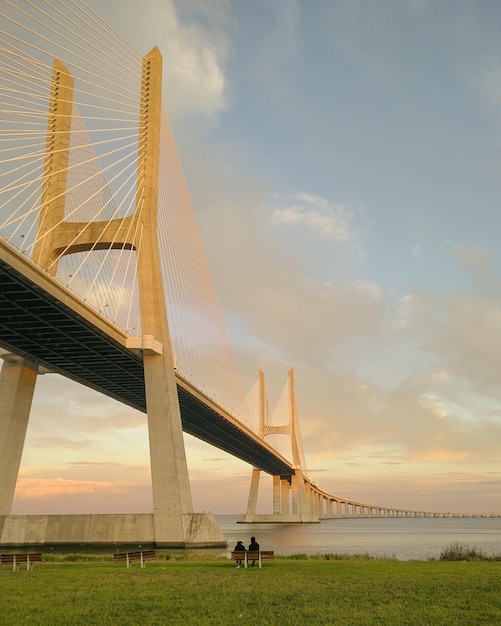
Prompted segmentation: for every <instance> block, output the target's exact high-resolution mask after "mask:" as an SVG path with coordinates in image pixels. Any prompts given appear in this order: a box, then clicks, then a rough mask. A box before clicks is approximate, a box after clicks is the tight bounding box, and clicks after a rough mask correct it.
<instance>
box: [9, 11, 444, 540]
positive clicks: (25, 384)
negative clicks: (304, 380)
mask: <svg viewBox="0 0 501 626" xmlns="http://www.w3.org/2000/svg"><path fill="white" fill-rule="evenodd" d="M1 7H2V17H3V20H2V27H1V34H0V73H1V86H0V92H1V97H2V114H1V118H0V164H1V165H0V181H1V183H0V234H1V240H0V281H1V282H0V285H1V312H0V346H1V347H2V349H3V352H2V356H3V359H4V365H3V367H2V372H1V378H0V394H1V406H0V429H1V433H2V436H1V439H0V475H1V476H2V483H1V485H0V533H1V541H0V542H1V543H2V544H15V543H33V544H36V543H87V542H88V543H94V542H101V543H112V542H115V543H118V542H120V543H138V542H141V543H142V544H146V543H155V544H157V545H170V546H189V545H219V544H223V543H224V538H223V537H222V535H221V533H220V531H219V529H218V527H217V524H216V523H215V520H214V518H213V517H212V516H211V515H210V514H206V513H194V512H193V507H192V503H191V494H190V486H189V477H188V470H187V463H186V455H185V451H184V444H183V438H182V431H183V430H184V431H186V432H188V433H191V434H192V435H194V436H196V437H199V438H200V439H202V440H204V441H207V442H208V443H210V444H212V445H215V446H217V447H219V448H221V449H223V450H226V451H227V452H229V453H231V454H233V455H235V456H237V457H239V458H241V459H243V460H244V461H246V462H248V463H249V464H251V465H252V466H253V468H254V469H253V470H252V478H251V487H250V494H249V503H248V508H247V512H246V514H245V515H244V516H243V518H242V519H243V521H249V522H253V521H302V522H315V521H319V520H320V519H322V518H324V517H336V516H359V515H364V516H372V515H377V516H381V515H432V514H431V513H418V512H413V511H399V510H395V509H388V508H384V507H376V506H373V505H368V504H363V503H359V502H353V501H350V500H347V499H344V498H340V497H337V496H335V495H332V494H329V493H327V492H326V491H323V490H321V489H320V488H319V487H317V486H316V485H315V484H314V483H313V482H312V481H311V480H310V479H309V478H308V476H307V472H306V465H305V462H304V454H303V452H302V446H301V436H300V432H299V425H298V420H297V411H296V402H295V397H294V384H293V372H290V373H289V415H288V419H287V422H286V424H280V425H273V424H272V423H271V422H270V419H269V417H270V416H269V413H268V411H267V408H266V404H267V403H266V394H265V389H264V377H263V376H262V375H260V385H259V402H258V410H256V411H255V413H256V415H255V417H253V411H252V410H251V408H249V405H248V403H247V402H246V398H245V394H244V393H243V390H242V388H241V383H240V379H239V376H238V371H237V368H236V363H235V359H234V356H233V353H232V351H231V346H230V343H229V340H228V336H227V333H226V330H225V326H224V322H223V318H222V315H221V312H220V308H219V304H218V300H217V294H216V291H215V288H214V284H213V281H212V278H211V275H210V270H209V267H208V263H207V259H206V257H205V252H204V249H203V245H202V241H201V238H200V235H199V232H198V228H197V225H196V220H195V217H194V213H193V209H192V205H191V201H190V197H189V193H188V189H187V185H186V182H185V179H184V176H183V173H182V169H181V166H180V163H179V159H178V156H177V151H176V147H175V143H174V139H173V136H172V132H171V129H170V125H169V122H168V118H167V115H166V113H165V109H164V106H163V103H162V95H161V94H162V58H161V55H160V52H159V51H158V50H157V49H154V50H152V51H151V52H150V53H149V54H148V55H146V56H142V55H141V54H140V53H138V52H137V51H135V50H134V49H133V48H132V47H131V46H129V45H128V43H127V42H126V41H124V40H123V38H121V37H120V35H119V34H118V33H116V32H115V31H114V30H113V29H111V28H110V27H109V26H108V25H107V24H106V23H104V22H103V21H102V20H101V19H100V18H99V16H98V15H97V14H95V13H94V12H93V11H91V10H90V9H89V8H88V7H86V5H85V4H84V3H82V2H78V3H76V2H73V0H67V1H66V2H65V1H59V0H53V1H45V0H36V1H34V2H33V1H28V0H26V1H23V0H16V1H15V2H8V1H5V0H2V1H1ZM45 370H48V371H54V372H58V373H60V374H62V375H64V376H67V377H69V378H72V379H73V380H76V381H78V382H80V383H82V384H84V385H87V386H89V387H91V388H93V389H96V390H98V391H100V392H102V393H104V394H106V395H108V396H110V397H113V398H115V399H117V400H119V401H120V402H124V403H125V404H128V405H129V406H132V407H134V408H136V409H139V410H140V411H143V412H145V413H146V414H147V418H148V432H149V442H150V459H151V474H152V492H153V513H152V514H151V515H146V514H130V515H125V516H124V515H108V516H105V515H101V516H97V515H88V516H32V517H22V518H21V517H19V516H12V515H10V511H11V506H12V500H13V495H14V490H15V485H16V481H17V474H18V470H19V465H20V461H21V455H22V450H23V445H24V437H25V433H26V429H27V425H28V419H29V414H30V407H31V402H32V398H33V393H34V388H35V384H36V379H37V376H38V375H39V374H40V373H42V372H43V371H45ZM277 435H287V438H288V441H289V442H290V445H289V446H288V449H287V450H281V449H280V447H279V446H278V444H277V437H276V436H277ZM261 472H266V473H267V474H270V475H272V476H273V513H272V514H270V515H260V514H258V513H257V511H256V503H257V494H258V488H259V479H260V473H261Z"/></svg>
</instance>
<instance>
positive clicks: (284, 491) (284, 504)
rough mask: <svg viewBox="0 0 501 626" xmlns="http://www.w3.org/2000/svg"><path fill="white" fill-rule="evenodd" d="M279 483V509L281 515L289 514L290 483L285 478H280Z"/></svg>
mask: <svg viewBox="0 0 501 626" xmlns="http://www.w3.org/2000/svg"><path fill="white" fill-rule="evenodd" d="M280 484H281V501H280V511H281V513H282V515H289V513H290V503H289V500H290V491H291V485H290V482H289V481H288V480H287V479H282V480H281V481H280Z"/></svg>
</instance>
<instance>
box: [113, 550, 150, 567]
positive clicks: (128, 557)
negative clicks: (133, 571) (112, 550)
mask: <svg viewBox="0 0 501 626" xmlns="http://www.w3.org/2000/svg"><path fill="white" fill-rule="evenodd" d="M156 557H157V554H156V552H155V550H142V551H134V552H118V553H116V554H114V555H113V560H114V561H115V563H126V564H127V567H131V565H132V563H141V567H144V564H145V561H152V560H153V559H156Z"/></svg>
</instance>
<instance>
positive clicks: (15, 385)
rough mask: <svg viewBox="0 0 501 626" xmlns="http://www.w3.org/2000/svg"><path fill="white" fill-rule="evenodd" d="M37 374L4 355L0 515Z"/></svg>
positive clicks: (11, 486) (12, 483) (7, 508)
mask: <svg viewBox="0 0 501 626" xmlns="http://www.w3.org/2000/svg"><path fill="white" fill-rule="evenodd" d="M37 373H38V368H37V367H36V366H35V365H34V364H32V363H31V362H29V361H27V360H24V359H22V358H17V357H12V359H10V358H6V360H4V363H3V366H2V370H1V372H0V433H1V437H0V516H1V515H10V512H11V508H12V501H13V499H14V492H15V490H16V483H17V476H18V473H19V466H20V465H21V457H22V455H23V448H24V440H25V437H26V430H27V428H28V420H29V417H30V410H31V403H32V400H33V394H34V392H35V384H36V380H37Z"/></svg>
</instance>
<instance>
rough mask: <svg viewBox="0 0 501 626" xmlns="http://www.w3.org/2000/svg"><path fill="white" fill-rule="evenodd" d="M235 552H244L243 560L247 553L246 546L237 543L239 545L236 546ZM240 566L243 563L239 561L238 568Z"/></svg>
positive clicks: (239, 542)
mask: <svg viewBox="0 0 501 626" xmlns="http://www.w3.org/2000/svg"><path fill="white" fill-rule="evenodd" d="M233 552H242V558H243V553H244V552H245V546H244V544H243V543H242V542H241V541H237V545H236V546H235V549H234V550H233ZM240 565H242V561H237V567H240Z"/></svg>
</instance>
